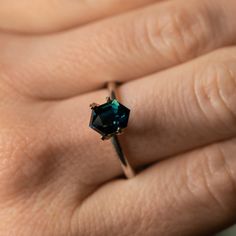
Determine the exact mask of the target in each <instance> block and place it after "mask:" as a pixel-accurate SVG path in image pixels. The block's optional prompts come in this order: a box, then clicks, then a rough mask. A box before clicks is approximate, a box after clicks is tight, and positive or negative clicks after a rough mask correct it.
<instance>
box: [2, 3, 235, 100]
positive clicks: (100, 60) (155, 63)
mask: <svg viewBox="0 0 236 236" xmlns="http://www.w3.org/2000/svg"><path fill="white" fill-rule="evenodd" d="M212 2H213V1H209V0H203V1H198V0H190V1H187V2H186V0H179V1H170V2H168V1H167V2H163V3H157V4H154V5H153V6H151V7H147V8H144V9H141V10H136V11H133V12H130V13H127V14H123V15H120V16H117V17H114V18H112V19H107V20H104V21H101V22H99V23H96V24H93V25H90V26H88V27H84V28H81V29H78V30H73V31H70V32H65V33H62V34H57V35H55V36H45V37H35V38H29V37H27V38H25V37H17V38H16V39H15V40H14V41H13V42H12V43H8V44H7V46H9V47H10V48H9V50H10V51H11V53H9V51H8V50H6V49H5V48H4V50H2V53H1V56H0V57H1V61H2V63H3V68H6V69H7V71H5V74H7V77H8V78H14V81H12V83H13V84H14V86H18V87H19V88H20V89H21V90H22V91H24V92H25V93H27V94H30V95H32V96H34V97H37V98H38V97H39V98H44V99H45V98H49V99H54V98H66V97H70V96H73V95H77V94H79V93H84V92H88V91H92V90H95V89H98V88H101V87H102V86H103V84H104V82H105V81H107V80H119V81H127V80H130V79H135V78H139V77H141V76H144V75H147V74H150V73H154V72H157V71H159V70H162V69H165V68H168V67H171V66H173V65H176V64H179V63H182V62H184V61H187V60H189V59H191V58H194V57H196V56H198V55H200V54H203V53H205V52H208V51H210V50H214V49H215V48H218V47H222V46H224V45H228V44H231V43H233V42H235V41H236V37H235V35H236V21H235V11H236V3H235V1H234V0H228V1H220V0H215V1H214V4H210V3H212ZM5 41H8V40H5ZM13 51H14V52H16V53H15V54H14V55H13V53H12V52H13ZM16 62H17V63H16ZM39 88H42V89H39Z"/></svg>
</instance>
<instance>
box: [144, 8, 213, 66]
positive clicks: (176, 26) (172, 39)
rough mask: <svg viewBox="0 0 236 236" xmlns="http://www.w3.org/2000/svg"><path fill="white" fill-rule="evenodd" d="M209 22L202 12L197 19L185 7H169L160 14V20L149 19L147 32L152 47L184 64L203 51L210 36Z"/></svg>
mask: <svg viewBox="0 0 236 236" xmlns="http://www.w3.org/2000/svg"><path fill="white" fill-rule="evenodd" d="M154 17H155V16H154ZM203 22H204V23H203ZM208 22H209V19H208V17H207V16H206V14H204V13H203V12H201V11H198V17H197V18H196V17H195V15H191V12H189V11H188V9H185V8H184V7H182V8H178V9H176V7H172V6H169V8H168V9H166V10H165V11H164V12H163V13H160V15H159V19H158V20H157V19H156V17H155V19H153V17H149V18H147V23H146V27H147V30H146V31H147V33H148V39H149V42H150V43H151V44H152V46H154V47H155V48H157V49H158V50H159V51H165V52H166V54H167V55H170V56H171V58H174V59H175V60H177V62H182V61H185V60H186V59H188V58H192V57H193V56H195V55H197V54H198V53H199V51H201V48H202V47H203V45H204V42H205V41H206V40H207V36H208V34H209V32H208V30H207V27H206V26H204V25H205V24H208ZM196 32H197V33H196Z"/></svg>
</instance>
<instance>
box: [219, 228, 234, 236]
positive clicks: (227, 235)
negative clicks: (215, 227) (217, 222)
mask: <svg viewBox="0 0 236 236" xmlns="http://www.w3.org/2000/svg"><path fill="white" fill-rule="evenodd" d="M216 236H236V226H234V227H232V228H230V229H228V230H226V231H224V232H222V233H220V234H217V235H216Z"/></svg>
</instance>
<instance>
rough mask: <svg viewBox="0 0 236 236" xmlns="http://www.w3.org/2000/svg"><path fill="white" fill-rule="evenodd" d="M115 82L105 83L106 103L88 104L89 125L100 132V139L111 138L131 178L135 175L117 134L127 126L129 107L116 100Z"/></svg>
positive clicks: (123, 167) (123, 166)
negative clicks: (89, 113)
mask: <svg viewBox="0 0 236 236" xmlns="http://www.w3.org/2000/svg"><path fill="white" fill-rule="evenodd" d="M117 84H118V83H117V82H108V83H107V88H108V91H109V97H107V102H106V103H104V104H102V105H99V104H97V103H92V104H91V105H90V108H91V109H92V114H91V118H90V123H89V127H90V128H92V129H93V130H95V131H96V132H98V133H99V134H101V135H102V138H101V139H102V140H108V139H110V140H111V142H112V144H113V146H114V148H115V151H116V153H117V155H118V158H119V160H120V163H121V167H122V169H123V171H124V174H125V176H126V178H132V177H134V176H135V171H134V170H133V168H132V167H131V165H130V163H129V161H128V159H127V157H126V156H125V154H124V152H123V150H122V147H121V144H120V142H119V139H118V135H120V134H123V130H124V129H125V128H126V127H127V126H128V121H129V114H130V109H129V108H127V107H126V106H124V105H122V104H121V103H120V102H119V101H118V100H117V98H116V87H117Z"/></svg>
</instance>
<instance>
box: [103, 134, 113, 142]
mask: <svg viewBox="0 0 236 236" xmlns="http://www.w3.org/2000/svg"><path fill="white" fill-rule="evenodd" d="M110 138H111V136H110V135H104V136H102V137H101V139H102V140H103V141H104V140H108V139H110Z"/></svg>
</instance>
